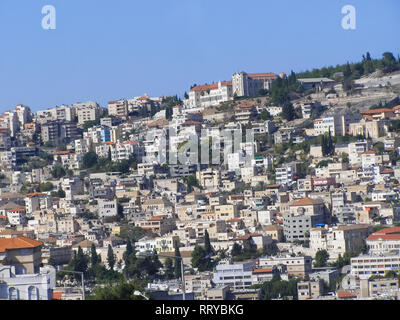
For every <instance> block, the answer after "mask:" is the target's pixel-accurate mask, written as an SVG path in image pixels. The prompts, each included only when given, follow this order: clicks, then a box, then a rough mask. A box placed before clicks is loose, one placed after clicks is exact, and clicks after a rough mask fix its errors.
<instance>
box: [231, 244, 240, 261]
mask: <svg viewBox="0 0 400 320" xmlns="http://www.w3.org/2000/svg"><path fill="white" fill-rule="evenodd" d="M242 252H243V248H242V246H241V245H240V244H238V243H237V242H235V243H234V244H233V246H232V250H231V255H232V256H233V257H234V256H239V255H241V254H242Z"/></svg>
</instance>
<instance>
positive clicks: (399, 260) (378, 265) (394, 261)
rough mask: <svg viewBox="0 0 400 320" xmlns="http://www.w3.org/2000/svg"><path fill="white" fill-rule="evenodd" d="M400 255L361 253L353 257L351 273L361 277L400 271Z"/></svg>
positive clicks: (366, 277) (365, 277)
mask: <svg viewBox="0 0 400 320" xmlns="http://www.w3.org/2000/svg"><path fill="white" fill-rule="evenodd" d="M399 268H400V255H399V254H398V253H396V254H389V253H385V254H384V253H381V254H379V255H360V256H358V257H354V258H351V274H352V275H354V276H356V277H359V278H360V279H368V278H369V277H370V276H372V275H381V276H383V275H384V274H385V273H386V272H387V271H395V272H399Z"/></svg>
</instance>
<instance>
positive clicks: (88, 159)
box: [82, 151, 98, 169]
mask: <svg viewBox="0 0 400 320" xmlns="http://www.w3.org/2000/svg"><path fill="white" fill-rule="evenodd" d="M97 161H98V156H97V154H96V153H95V152H93V151H89V152H88V153H86V154H85V155H84V156H83V158H82V167H83V169H90V168H92V167H94V166H95V165H96V164H97Z"/></svg>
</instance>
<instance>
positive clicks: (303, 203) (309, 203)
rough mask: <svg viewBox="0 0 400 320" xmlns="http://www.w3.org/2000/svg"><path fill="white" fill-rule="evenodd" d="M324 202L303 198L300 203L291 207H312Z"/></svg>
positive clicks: (294, 203) (296, 202)
mask: <svg viewBox="0 0 400 320" xmlns="http://www.w3.org/2000/svg"><path fill="white" fill-rule="evenodd" d="M322 203H323V201H322V200H321V199H310V198H307V197H306V198H303V199H300V200H298V201H295V202H293V203H292V204H291V205H290V206H291V207H297V206H312V205H315V204H322Z"/></svg>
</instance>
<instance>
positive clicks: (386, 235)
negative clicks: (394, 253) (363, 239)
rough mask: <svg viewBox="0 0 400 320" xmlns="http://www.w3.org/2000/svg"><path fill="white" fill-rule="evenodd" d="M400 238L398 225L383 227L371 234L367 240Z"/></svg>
mask: <svg viewBox="0 0 400 320" xmlns="http://www.w3.org/2000/svg"><path fill="white" fill-rule="evenodd" d="M380 239H382V240H400V227H392V228H385V229H382V230H379V231H377V232H374V233H373V234H371V235H370V236H369V237H368V238H367V240H369V241H371V240H372V241H373V240H380Z"/></svg>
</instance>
